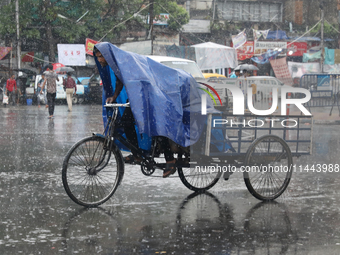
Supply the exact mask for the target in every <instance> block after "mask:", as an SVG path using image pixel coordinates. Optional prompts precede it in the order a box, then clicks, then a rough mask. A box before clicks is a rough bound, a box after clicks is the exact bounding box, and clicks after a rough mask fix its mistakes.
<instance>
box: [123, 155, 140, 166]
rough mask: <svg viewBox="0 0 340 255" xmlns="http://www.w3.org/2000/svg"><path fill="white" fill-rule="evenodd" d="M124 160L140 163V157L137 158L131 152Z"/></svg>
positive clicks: (130, 162) (127, 162)
mask: <svg viewBox="0 0 340 255" xmlns="http://www.w3.org/2000/svg"><path fill="white" fill-rule="evenodd" d="M124 162H125V163H126V164H131V165H135V164H137V165H140V164H141V163H142V159H141V158H137V157H135V156H133V155H132V154H130V155H129V156H127V157H124Z"/></svg>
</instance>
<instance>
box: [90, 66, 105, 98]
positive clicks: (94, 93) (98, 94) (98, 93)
mask: <svg viewBox="0 0 340 255" xmlns="http://www.w3.org/2000/svg"><path fill="white" fill-rule="evenodd" d="M88 91H89V94H88V99H89V101H90V102H92V103H98V104H101V103H102V97H103V82H102V79H101V78H100V75H99V74H98V73H95V74H93V75H92V76H91V77H90V79H89V83H88Z"/></svg>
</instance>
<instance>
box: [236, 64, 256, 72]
mask: <svg viewBox="0 0 340 255" xmlns="http://www.w3.org/2000/svg"><path fill="white" fill-rule="evenodd" d="M236 70H251V71H253V70H259V69H258V68H257V67H256V66H254V65H251V64H243V65H239V66H237V67H236V68H235V69H234V71H236Z"/></svg>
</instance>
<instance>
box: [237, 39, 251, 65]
mask: <svg viewBox="0 0 340 255" xmlns="http://www.w3.org/2000/svg"><path fill="white" fill-rule="evenodd" d="M236 52H237V59H238V60H245V59H248V58H251V57H253V56H254V41H247V42H245V44H243V45H242V46H241V47H239V48H237V50H236Z"/></svg>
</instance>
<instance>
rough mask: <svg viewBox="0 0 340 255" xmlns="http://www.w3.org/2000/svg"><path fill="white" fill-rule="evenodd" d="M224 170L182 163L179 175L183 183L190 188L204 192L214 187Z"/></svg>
mask: <svg viewBox="0 0 340 255" xmlns="http://www.w3.org/2000/svg"><path fill="white" fill-rule="evenodd" d="M221 174H222V172H220V171H215V169H211V168H209V167H195V166H193V165H191V166H190V165H182V166H179V167H178V175H179V178H180V179H181V181H182V183H183V184H184V185H185V186H186V187H187V188H188V189H190V190H193V191H195V192H202V191H206V190H208V189H210V188H212V187H213V186H214V185H215V184H216V183H217V182H218V180H219V179H220V177H221Z"/></svg>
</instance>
